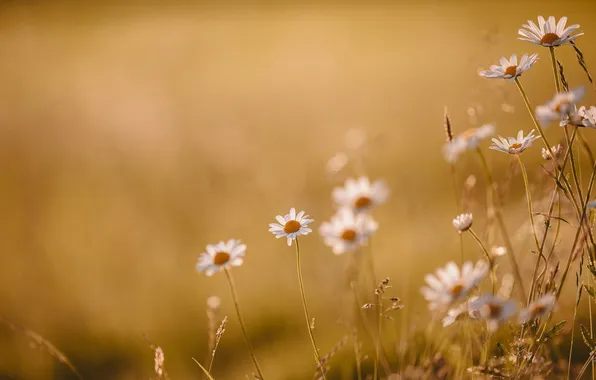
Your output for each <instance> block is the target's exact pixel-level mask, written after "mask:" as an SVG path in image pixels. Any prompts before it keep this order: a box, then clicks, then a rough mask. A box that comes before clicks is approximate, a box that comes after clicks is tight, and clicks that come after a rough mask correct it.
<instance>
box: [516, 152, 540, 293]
mask: <svg viewBox="0 0 596 380" xmlns="http://www.w3.org/2000/svg"><path fill="white" fill-rule="evenodd" d="M516 157H517V161H518V162H519V167H520V169H521V172H522V177H523V178H524V187H525V189H526V201H527V202H528V212H529V214H530V224H531V225H532V234H533V235H534V242H535V243H536V249H537V251H538V253H539V256H538V257H537V258H536V265H535V266H534V273H533V274H532V282H531V284H530V293H529V294H528V304H530V302H531V301H532V297H533V294H534V286H535V285H536V275H537V274H538V267H539V266H540V247H541V245H540V242H539V241H538V235H537V234H536V223H535V222H534V210H533V208H532V196H531V194H530V183H529V181H528V172H527V171H526V166H525V165H524V163H523V162H522V160H521V156H520V155H519V154H518V155H516Z"/></svg>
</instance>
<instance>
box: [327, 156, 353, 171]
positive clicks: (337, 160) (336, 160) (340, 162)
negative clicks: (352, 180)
mask: <svg viewBox="0 0 596 380" xmlns="http://www.w3.org/2000/svg"><path fill="white" fill-rule="evenodd" d="M347 164H348V156H347V155H346V154H345V153H342V152H339V153H337V154H335V155H334V156H333V157H331V158H330V159H329V161H327V172H328V173H330V174H335V173H338V172H340V171H341V170H342V169H343V168H344V167H345V166H346V165H347Z"/></svg>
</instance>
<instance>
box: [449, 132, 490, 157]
mask: <svg viewBox="0 0 596 380" xmlns="http://www.w3.org/2000/svg"><path fill="white" fill-rule="evenodd" d="M494 133H495V126H494V125H492V124H485V125H483V126H481V127H479V128H471V129H468V130H467V131H465V132H464V133H461V134H459V135H457V136H455V138H454V139H453V140H452V141H450V142H448V143H446V144H445V145H444V146H443V154H444V155H445V159H446V160H447V161H448V162H451V163H453V162H455V161H456V160H457V158H458V157H459V155H460V154H462V153H463V152H465V151H466V150H468V149H474V148H476V147H477V146H478V144H480V142H481V141H482V140H485V139H487V138H489V137H491V136H492V135H493V134H494Z"/></svg>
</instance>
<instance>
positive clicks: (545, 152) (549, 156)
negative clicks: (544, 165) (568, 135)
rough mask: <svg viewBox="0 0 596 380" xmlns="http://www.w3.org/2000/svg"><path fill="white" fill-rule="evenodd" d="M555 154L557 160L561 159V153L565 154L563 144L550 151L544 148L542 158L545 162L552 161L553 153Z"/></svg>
mask: <svg viewBox="0 0 596 380" xmlns="http://www.w3.org/2000/svg"><path fill="white" fill-rule="evenodd" d="M551 151H552V153H554V154H555V158H556V157H559V156H560V155H561V153H563V147H562V146H561V144H558V145H556V146H553V147H552V148H551V149H550V150H549V149H546V148H542V158H544V159H545V160H552V159H553V156H552V153H551Z"/></svg>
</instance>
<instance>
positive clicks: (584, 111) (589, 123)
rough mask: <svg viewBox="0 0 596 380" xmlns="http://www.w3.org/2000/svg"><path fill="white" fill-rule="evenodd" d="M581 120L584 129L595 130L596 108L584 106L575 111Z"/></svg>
mask: <svg viewBox="0 0 596 380" xmlns="http://www.w3.org/2000/svg"><path fill="white" fill-rule="evenodd" d="M577 114H578V115H579V117H580V119H581V123H582V125H583V126H584V127H588V128H596V107H594V106H591V107H590V108H586V107H584V106H581V107H579V110H578V111H577Z"/></svg>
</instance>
